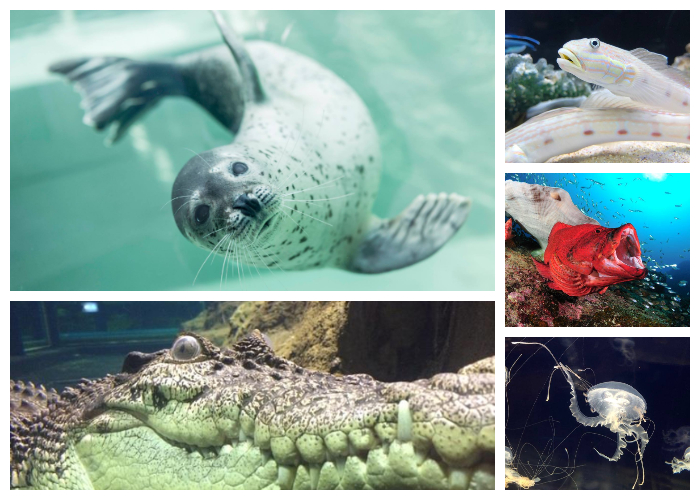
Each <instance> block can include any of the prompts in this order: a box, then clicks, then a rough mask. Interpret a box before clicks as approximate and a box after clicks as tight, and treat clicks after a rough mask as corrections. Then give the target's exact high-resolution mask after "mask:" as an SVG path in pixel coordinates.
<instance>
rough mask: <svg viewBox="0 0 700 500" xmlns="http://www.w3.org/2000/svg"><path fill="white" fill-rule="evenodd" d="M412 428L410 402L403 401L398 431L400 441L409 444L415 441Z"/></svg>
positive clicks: (400, 405) (399, 409)
mask: <svg viewBox="0 0 700 500" xmlns="http://www.w3.org/2000/svg"><path fill="white" fill-rule="evenodd" d="M412 427H413V419H412V417H411V408H410V407H409V405H408V401H406V400H405V399H402V400H401V402H400V403H399V408H398V425H397V430H396V434H397V437H398V439H399V441H402V442H404V443H407V442H408V441H411V440H412V439H413V431H412Z"/></svg>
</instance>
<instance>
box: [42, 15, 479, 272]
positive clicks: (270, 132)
mask: <svg viewBox="0 0 700 500" xmlns="http://www.w3.org/2000/svg"><path fill="white" fill-rule="evenodd" d="M214 18H215V20H216V22H217V25H218V27H219V29H220V31H221V33H222V36H223V39H224V42H225V45H221V46H218V47H213V48H210V49H206V50H203V51H199V52H196V53H192V54H186V55H184V56H181V57H179V58H177V59H175V60H174V61H167V62H139V61H134V60H130V59H125V58H117V57H91V58H79V59H71V60H66V61H61V62H58V63H56V64H53V65H52V66H51V67H50V71H52V72H54V73H59V74H62V75H65V76H66V77H67V78H68V79H69V80H70V81H72V82H74V84H75V86H76V88H77V90H78V91H79V92H80V93H81V94H82V96H83V102H82V106H83V108H84V109H85V117H84V122H85V123H86V124H88V125H91V126H94V127H95V128H96V129H98V130H102V129H104V128H105V127H107V126H109V125H112V131H113V133H112V136H111V140H113V141H116V140H118V139H119V138H120V137H121V136H122V135H123V134H124V132H125V131H126V130H127V129H128V127H129V126H130V125H131V124H132V123H133V122H134V121H135V120H136V119H138V118H139V117H140V116H142V115H143V114H144V113H145V112H146V111H147V110H149V109H150V108H152V107H153V106H154V105H155V104H156V103H157V102H158V101H159V100H160V99H161V98H163V97H165V96H185V97H188V98H190V99H192V100H194V101H195V102H197V103H198V104H199V105H201V106H202V107H203V108H204V109H206V110H207V111H209V112H210V113H211V114H212V115H213V116H214V117H215V118H216V119H217V120H218V121H219V122H221V123H222V124H223V125H224V126H225V127H227V128H228V129H229V130H231V132H233V133H234V134H235V138H234V140H233V142H232V143H231V144H229V145H226V146H221V147H218V148H215V149H212V150H210V151H206V152H203V153H201V154H197V155H195V156H194V157H193V158H192V159H191V160H190V161H188V162H187V164H186V165H185V166H184V167H183V169H182V170H181V171H180V173H179V175H178V177H177V179H176V180H175V183H174V185H173V191H172V210H173V215H174V217H175V221H176V223H177V226H178V228H179V229H180V231H181V232H182V234H183V235H184V236H185V237H186V238H187V239H189V240H190V241H192V242H193V243H194V244H196V245H198V246H200V247H202V248H204V249H206V250H209V251H210V255H211V253H213V252H217V253H220V254H223V255H225V256H226V257H229V258H231V259H232V260H236V261H238V262H243V263H248V264H254V265H261V264H264V266H266V267H268V268H273V267H274V266H278V267H280V268H282V269H284V270H289V269H308V268H314V267H323V266H334V267H340V268H344V269H348V270H351V271H356V272H364V273H377V272H383V271H389V270H392V269H397V268H401V267H404V266H407V265H410V264H413V263H415V262H418V261H420V260H422V259H425V258H426V257H428V256H430V255H432V254H433V253H435V252H436V251H437V250H438V249H439V248H440V247H442V246H443V245H444V244H445V243H446V242H447V241H448V240H449V239H450V238H451V237H452V235H453V234H454V233H455V232H456V231H457V230H458V229H459V228H460V226H461V225H462V224H463V223H464V221H465V219H466V217H467V215H468V213H469V208H470V201H469V199H467V198H464V197H462V196H459V195H456V194H451V195H447V194H445V193H441V194H429V195H427V196H423V195H421V196H418V197H417V198H416V199H415V200H414V201H413V202H412V203H411V204H410V205H409V206H408V207H407V208H406V209H405V210H404V211H403V212H402V213H401V214H400V215H398V216H397V217H395V218H393V219H388V220H382V219H380V218H378V217H376V216H373V215H372V213H371V209H372V205H373V203H374V199H375V197H376V194H377V189H378V185H379V179H380V174H381V152H380V148H379V139H378V137H377V132H376V129H375V127H374V124H373V122H372V119H371V117H370V114H369V111H368V110H367V108H366V106H365V105H364V103H363V102H362V100H361V99H360V97H359V96H358V95H357V94H356V93H355V92H354V91H353V90H352V89H351V88H350V86H348V85H347V84H346V83H345V82H344V81H343V80H341V79H340V78H339V77H338V76H336V75H335V74H334V73H332V72H331V71H330V70H328V69H326V68H324V67H323V66H321V65H320V64H318V63H317V62H315V61H313V60H311V59H309V58H307V57H305V56H303V55H301V54H298V53H296V52H293V51H291V50H289V49H287V48H284V47H281V46H279V45H276V44H273V43H269V42H264V41H250V42H246V43H244V42H243V41H242V40H241V39H240V38H239V37H238V36H237V35H236V33H234V32H233V30H231V29H230V28H229V27H228V26H227V25H226V23H225V22H224V20H223V18H222V17H221V15H220V14H218V13H215V14H214ZM232 56H233V57H232Z"/></svg>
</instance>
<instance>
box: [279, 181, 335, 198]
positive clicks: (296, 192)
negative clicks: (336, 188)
mask: <svg viewBox="0 0 700 500" xmlns="http://www.w3.org/2000/svg"><path fill="white" fill-rule="evenodd" d="M343 177H345V176H344V175H341V176H340V177H337V178H335V179H331V180H329V181H326V182H324V183H322V184H317V185H315V186H311V187H310V188H306V189H302V190H301V191H294V192H293V193H285V194H283V195H281V196H280V197H281V198H284V197H285V196H291V195H293V194H298V193H304V192H306V191H311V190H312V189H316V188H320V187H323V186H325V185H326V184H330V183H331V182H336V181H339V180H340V179H342V178H343Z"/></svg>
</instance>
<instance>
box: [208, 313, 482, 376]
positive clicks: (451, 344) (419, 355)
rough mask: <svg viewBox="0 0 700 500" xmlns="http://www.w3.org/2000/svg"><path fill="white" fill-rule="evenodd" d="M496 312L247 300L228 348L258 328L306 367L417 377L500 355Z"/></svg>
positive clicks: (232, 320)
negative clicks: (497, 351) (497, 346)
mask: <svg viewBox="0 0 700 500" xmlns="http://www.w3.org/2000/svg"><path fill="white" fill-rule="evenodd" d="M494 315H495V309H494V303H493V302H490V301H487V302H243V303H241V304H240V305H238V306H237V307H236V309H235V312H234V313H233V315H232V317H231V318H230V328H229V332H230V333H229V335H228V337H227V338H226V340H225V342H224V345H225V346H227V345H232V344H233V343H235V342H236V341H237V340H238V339H239V338H240V337H241V336H242V335H246V334H248V333H249V332H251V331H252V330H254V329H256V328H257V329H259V330H260V331H261V332H263V333H265V334H266V335H267V336H268V337H269V338H270V340H271V342H272V345H273V349H274V350H275V353H276V354H277V355H279V356H281V357H284V358H286V359H289V360H291V361H293V362H295V363H297V364H299V365H301V366H304V367H306V368H312V369H315V370H320V371H325V372H329V373H342V374H350V373H367V374H370V375H371V376H373V377H374V378H377V379H379V380H383V381H396V380H415V379H419V378H426V377H429V376H432V375H434V374H435V373H438V372H456V371H457V370H458V369H460V368H462V367H463V366H465V365H467V364H469V363H471V362H474V361H477V360H479V359H482V358H485V357H487V356H492V355H493V353H494V344H493V340H494V331H495V316H494ZM205 335H208V332H205Z"/></svg>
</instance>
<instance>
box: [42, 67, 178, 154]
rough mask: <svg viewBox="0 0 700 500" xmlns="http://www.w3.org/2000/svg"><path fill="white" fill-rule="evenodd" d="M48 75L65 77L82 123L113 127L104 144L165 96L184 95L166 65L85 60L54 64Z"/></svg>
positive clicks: (174, 73)
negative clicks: (80, 111)
mask: <svg viewBox="0 0 700 500" xmlns="http://www.w3.org/2000/svg"><path fill="white" fill-rule="evenodd" d="M49 71H50V72H52V73H57V74H60V75H63V76H65V77H66V78H67V79H68V80H69V81H70V82H72V83H73V84H74V85H75V89H76V90H77V91H78V92H79V93H80V95H81V97H82V101H81V103H80V105H81V107H82V108H83V109H84V110H85V115H84V116H83V122H84V123H85V124H86V125H88V126H92V127H95V128H96V129H97V130H103V129H104V128H106V127H107V126H109V125H111V124H114V127H113V128H112V131H111V133H110V136H109V137H108V139H107V142H108V143H113V142H115V141H117V140H119V138H120V137H122V135H123V134H124V132H126V130H127V129H128V128H129V126H130V125H131V124H132V123H133V122H134V121H136V120H137V119H138V118H139V117H140V116H141V115H143V114H144V113H145V112H146V111H147V110H148V109H150V108H151V107H153V106H154V105H155V104H156V103H157V102H158V101H159V100H160V99H161V98H162V97H164V96H166V95H184V94H185V86H184V82H183V79H182V76H181V75H180V73H179V71H178V69H177V68H176V67H175V66H173V65H172V64H168V63H144V62H138V61H133V60H131V59H126V58H123V57H85V58H77V59H67V60H64V61H58V62H56V63H54V64H52V65H51V66H49Z"/></svg>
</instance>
